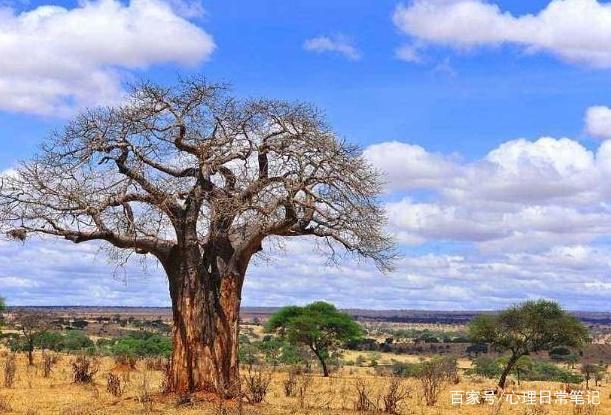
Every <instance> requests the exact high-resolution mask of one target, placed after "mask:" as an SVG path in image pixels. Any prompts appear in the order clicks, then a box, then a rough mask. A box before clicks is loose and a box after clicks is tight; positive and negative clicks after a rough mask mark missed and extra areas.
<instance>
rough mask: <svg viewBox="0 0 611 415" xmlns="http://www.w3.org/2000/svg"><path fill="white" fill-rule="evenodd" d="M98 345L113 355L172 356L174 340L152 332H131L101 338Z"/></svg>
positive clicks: (104, 351) (103, 351)
mask: <svg viewBox="0 0 611 415" xmlns="http://www.w3.org/2000/svg"><path fill="white" fill-rule="evenodd" d="M97 345H98V348H99V349H100V351H101V352H102V353H105V354H110V355H113V356H131V357H154V356H163V357H170V355H171V354H172V340H171V339H170V338H169V337H167V336H163V335H160V334H156V333H150V332H136V333H130V334H128V335H125V336H121V337H114V338H112V339H109V340H104V339H101V340H99V341H98V343H97Z"/></svg>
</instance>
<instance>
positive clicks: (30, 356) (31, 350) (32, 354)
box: [28, 340, 34, 366]
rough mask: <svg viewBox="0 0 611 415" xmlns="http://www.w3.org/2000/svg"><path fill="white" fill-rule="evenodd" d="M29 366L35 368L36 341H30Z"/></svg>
mask: <svg viewBox="0 0 611 415" xmlns="http://www.w3.org/2000/svg"><path fill="white" fill-rule="evenodd" d="M28 364H29V365H30V366H34V340H28Z"/></svg>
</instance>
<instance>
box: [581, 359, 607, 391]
mask: <svg viewBox="0 0 611 415" xmlns="http://www.w3.org/2000/svg"><path fill="white" fill-rule="evenodd" d="M606 371H607V367H606V366H605V365H604V364H603V363H602V362H601V363H600V364H596V363H584V364H582V365H581V373H582V374H583V378H584V380H585V381H586V389H590V380H592V379H594V383H595V386H598V383H599V382H600V381H601V380H602V378H603V376H604V374H605V372H606Z"/></svg>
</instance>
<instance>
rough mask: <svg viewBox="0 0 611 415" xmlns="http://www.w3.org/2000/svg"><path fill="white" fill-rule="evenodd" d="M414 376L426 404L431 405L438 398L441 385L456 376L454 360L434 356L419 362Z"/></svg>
mask: <svg viewBox="0 0 611 415" xmlns="http://www.w3.org/2000/svg"><path fill="white" fill-rule="evenodd" d="M416 377H417V378H418V380H419V381H420V385H421V387H422V396H423V397H424V400H425V402H426V404H427V406H433V405H435V403H436V402H437V399H438V398H439V393H440V392H441V389H442V386H443V385H444V384H445V383H446V382H450V381H453V380H454V379H455V378H456V360H454V359H448V358H435V359H432V360H429V361H426V362H422V363H420V364H419V368H418V371H417V374H416Z"/></svg>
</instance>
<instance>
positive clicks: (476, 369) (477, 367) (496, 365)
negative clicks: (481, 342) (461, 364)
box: [467, 356, 503, 378]
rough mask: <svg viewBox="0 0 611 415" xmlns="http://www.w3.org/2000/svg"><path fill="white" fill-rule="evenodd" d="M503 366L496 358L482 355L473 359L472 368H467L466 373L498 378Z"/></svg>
mask: <svg viewBox="0 0 611 415" xmlns="http://www.w3.org/2000/svg"><path fill="white" fill-rule="evenodd" d="M502 371H503V368H502V367H501V365H500V362H499V361H498V359H494V358H492V357H487V356H482V357H478V358H477V359H475V360H474V361H473V368H471V369H469V370H467V373H468V374H474V375H480V376H484V377H486V378H498V377H499V376H501V372H502Z"/></svg>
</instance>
